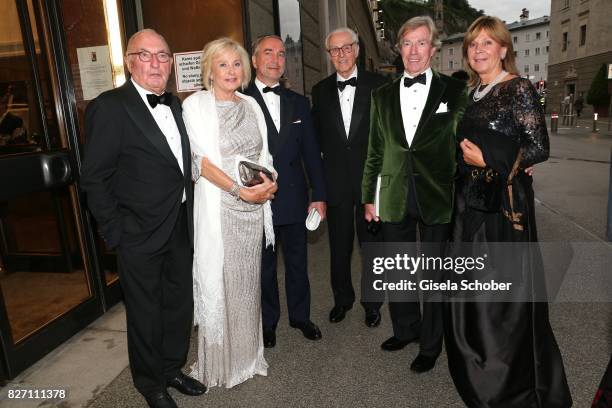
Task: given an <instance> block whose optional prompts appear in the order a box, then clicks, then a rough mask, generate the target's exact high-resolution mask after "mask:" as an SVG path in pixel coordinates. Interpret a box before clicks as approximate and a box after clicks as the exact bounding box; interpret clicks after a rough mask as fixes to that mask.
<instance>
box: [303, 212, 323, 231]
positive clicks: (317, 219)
mask: <svg viewBox="0 0 612 408" xmlns="http://www.w3.org/2000/svg"><path fill="white" fill-rule="evenodd" d="M320 223H321V214H319V212H318V211H317V209H316V208H313V209H312V210H310V212H309V213H308V217H306V229H308V230H309V231H314V230H316V229H317V228H319V224H320Z"/></svg>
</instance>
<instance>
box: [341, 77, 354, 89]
mask: <svg viewBox="0 0 612 408" xmlns="http://www.w3.org/2000/svg"><path fill="white" fill-rule="evenodd" d="M347 85H350V86H357V78H356V77H352V78H349V79H347V80H346V81H338V89H339V90H340V92H342V91H344V88H346V86H347Z"/></svg>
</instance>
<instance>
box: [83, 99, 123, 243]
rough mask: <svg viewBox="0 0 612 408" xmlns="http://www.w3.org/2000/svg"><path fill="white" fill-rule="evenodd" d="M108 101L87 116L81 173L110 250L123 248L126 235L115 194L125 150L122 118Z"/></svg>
mask: <svg viewBox="0 0 612 408" xmlns="http://www.w3.org/2000/svg"><path fill="white" fill-rule="evenodd" d="M111 107H112V104H111V103H109V101H107V100H99V99H96V100H94V101H93V102H91V103H90V104H89V106H88V107H87V111H86V113H85V129H86V134H87V143H86V145H85V160H84V162H83V168H82V171H81V188H82V189H83V190H84V191H85V192H86V193H87V203H88V206H89V209H90V211H91V212H92V213H93V215H94V217H95V218H96V221H97V222H98V225H99V228H100V233H101V235H102V238H104V241H105V242H106V245H107V246H108V247H109V248H111V249H112V248H115V247H117V246H118V245H119V242H120V240H121V232H122V220H121V213H120V211H119V205H118V203H117V200H116V199H115V197H114V196H113V194H112V185H113V177H114V175H115V173H116V171H117V162H118V160H119V155H120V149H121V134H122V125H121V122H122V121H121V120H120V116H119V115H118V113H117V112H114V111H113V109H111Z"/></svg>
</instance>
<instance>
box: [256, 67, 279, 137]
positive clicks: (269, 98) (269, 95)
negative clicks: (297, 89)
mask: <svg viewBox="0 0 612 408" xmlns="http://www.w3.org/2000/svg"><path fill="white" fill-rule="evenodd" d="M279 85H280V84H279V83H278V82H277V83H276V84H274V85H272V86H271V87H270V88H274V87H275V86H279ZM255 86H256V87H257V89H259V93H260V94H261V96H262V97H263V100H264V102H265V103H266V108H268V112H270V116H271V117H272V122H274V126H275V127H276V131H277V132H280V95H277V94H275V93H274V92H266V93H264V91H263V89H264V88H265V87H266V86H268V85H266V84H264V83H263V82H261V81H260V80H259V79H257V78H255Z"/></svg>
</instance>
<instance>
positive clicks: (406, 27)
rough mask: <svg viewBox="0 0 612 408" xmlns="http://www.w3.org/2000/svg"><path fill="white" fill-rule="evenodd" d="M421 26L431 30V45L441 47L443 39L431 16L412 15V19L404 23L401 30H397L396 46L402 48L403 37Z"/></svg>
mask: <svg viewBox="0 0 612 408" xmlns="http://www.w3.org/2000/svg"><path fill="white" fill-rule="evenodd" d="M419 27H427V29H428V30H429V42H430V44H431V46H432V47H434V48H436V49H439V48H440V46H441V45H442V41H440V36H439V34H438V29H437V28H436V24H435V23H434V21H433V20H432V19H431V17H429V16H417V17H412V18H411V19H410V20H408V21H406V22H405V23H404V24H402V26H401V27H400V29H399V31H398V32H397V43H396V46H397V47H398V48H401V46H402V44H401V42H402V37H404V35H405V34H406V33H407V32H409V31H414V30H416V29H417V28H419Z"/></svg>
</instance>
